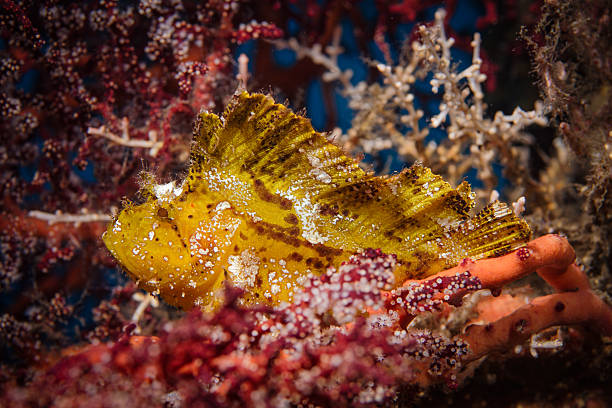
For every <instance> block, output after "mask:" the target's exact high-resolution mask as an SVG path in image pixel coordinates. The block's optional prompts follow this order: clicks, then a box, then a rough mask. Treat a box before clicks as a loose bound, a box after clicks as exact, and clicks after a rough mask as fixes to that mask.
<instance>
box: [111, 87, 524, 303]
mask: <svg viewBox="0 0 612 408" xmlns="http://www.w3.org/2000/svg"><path fill="white" fill-rule="evenodd" d="M190 162H191V163H190V167H189V172H188V174H187V175H186V177H185V178H184V180H183V181H182V182H181V183H180V184H178V185H177V184H176V183H174V182H171V183H168V184H163V185H155V183H153V182H146V183H145V185H144V186H143V188H142V190H141V194H142V195H143V197H144V199H145V201H144V202H143V203H142V204H139V205H135V204H128V205H127V206H125V208H124V209H123V210H122V211H121V212H120V213H119V215H118V216H117V217H115V219H114V220H113V222H112V223H111V224H110V225H109V226H108V229H107V231H106V232H105V234H104V236H103V240H104V243H105V244H106V246H107V247H108V249H109V250H110V252H111V254H112V255H113V256H114V257H115V258H116V259H117V260H118V262H119V263H120V264H121V266H122V267H123V269H124V270H125V271H126V272H127V273H128V274H129V275H130V276H131V277H132V278H133V279H134V280H136V282H137V283H138V285H139V286H140V287H141V288H143V289H145V290H147V291H149V292H152V293H156V294H160V295H161V296H162V297H163V298H164V299H165V300H166V301H167V302H168V303H170V304H172V305H175V306H178V307H182V308H184V309H188V308H191V307H193V306H194V305H197V306H201V307H214V306H215V305H217V304H219V302H220V300H219V298H220V296H222V295H221V289H222V288H223V286H224V285H223V282H224V281H226V280H228V281H231V283H232V284H233V285H235V286H238V287H241V288H243V289H244V290H245V295H244V301H245V302H265V303H268V304H273V305H274V304H279V303H280V302H283V301H287V302H290V301H291V300H292V296H293V292H294V290H295V289H296V288H297V287H299V286H300V284H301V282H304V279H306V277H307V276H309V275H310V274H321V273H323V272H324V271H325V270H326V269H327V268H328V267H330V266H337V265H339V264H340V263H341V262H342V261H344V260H347V259H348V258H349V256H350V255H352V254H354V253H355V252H358V251H359V250H362V249H365V248H380V249H381V250H382V251H383V252H385V253H393V254H396V255H397V259H398V264H399V266H398V267H397V268H396V269H395V282H396V285H398V286H399V285H401V283H402V282H403V281H404V280H405V279H407V278H420V277H425V276H428V275H431V274H434V273H436V272H439V271H440V270H443V269H446V268H449V267H452V266H455V265H457V264H458V263H459V262H460V261H461V260H462V259H464V258H466V257H470V258H472V259H480V258H486V257H491V256H498V255H501V254H504V253H506V252H509V251H511V250H514V249H516V248H518V247H520V246H522V245H524V243H525V242H527V241H528V239H529V236H530V230H529V226H528V225H527V224H526V223H525V221H523V220H522V219H520V218H518V217H517V216H515V214H514V213H513V211H512V210H511V209H510V208H509V207H508V206H507V205H506V204H503V203H500V202H497V201H496V202H493V203H491V204H489V205H488V206H487V207H485V208H484V209H483V210H481V211H480V212H478V213H477V214H476V215H473V216H470V210H471V209H472V207H473V205H474V198H473V194H472V193H471V190H470V186H469V184H468V183H467V182H465V181H464V182H463V183H461V184H460V185H459V186H458V187H457V188H452V187H451V186H450V185H449V184H448V183H447V182H445V181H444V180H442V178H441V177H440V176H438V175H435V174H433V173H432V172H431V170H430V169H428V168H426V167H424V166H423V165H421V164H418V163H417V164H414V165H413V166H412V167H410V168H408V169H405V170H403V171H402V172H400V173H398V174H395V175H392V176H384V177H377V176H374V175H372V174H369V173H367V172H365V171H364V170H362V169H361V168H360V167H359V165H358V164H357V162H356V161H355V160H353V159H352V158H350V157H348V156H347V155H345V154H344V153H343V152H342V150H341V149H340V148H339V147H337V146H335V145H334V144H333V143H331V142H330V141H328V140H327V139H326V137H325V136H324V135H322V134H320V133H317V132H315V131H314V130H313V128H312V126H311V124H310V121H309V120H308V119H306V118H303V117H301V116H299V115H296V114H295V113H293V112H292V111H291V110H290V109H289V108H287V107H285V106H283V105H281V104H277V103H275V102H274V100H273V99H272V97H270V96H266V95H263V94H249V93H247V92H243V93H241V94H239V95H236V96H235V97H234V99H233V101H232V102H231V103H230V105H229V106H228V107H227V108H226V111H225V112H224V114H223V116H222V117H219V116H217V115H215V114H213V113H208V112H204V113H201V114H200V115H199V116H198V119H197V122H196V127H195V130H194V140H193V143H192V147H191V153H190Z"/></svg>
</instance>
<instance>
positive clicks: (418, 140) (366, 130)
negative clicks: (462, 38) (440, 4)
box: [275, 9, 547, 200]
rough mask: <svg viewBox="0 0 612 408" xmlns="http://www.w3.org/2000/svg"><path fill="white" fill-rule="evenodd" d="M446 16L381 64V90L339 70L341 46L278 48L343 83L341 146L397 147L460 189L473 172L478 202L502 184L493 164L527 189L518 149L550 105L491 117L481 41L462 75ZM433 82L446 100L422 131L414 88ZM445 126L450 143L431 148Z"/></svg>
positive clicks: (524, 161)
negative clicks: (347, 115) (346, 122)
mask: <svg viewBox="0 0 612 408" xmlns="http://www.w3.org/2000/svg"><path fill="white" fill-rule="evenodd" d="M445 16H446V13H445V11H444V10H442V9H439V10H438V11H437V12H436V16H435V19H436V20H435V24H434V25H433V26H432V27H426V26H420V27H419V29H418V34H419V39H417V40H415V41H413V42H412V43H410V44H409V46H408V47H407V50H406V51H405V54H406V55H405V56H404V61H402V62H400V64H398V65H395V66H390V65H388V64H386V63H377V64H375V67H376V69H377V70H378V71H379V73H380V74H381V77H382V83H377V82H375V83H371V84H367V83H366V82H365V81H363V82H359V83H357V84H356V85H354V84H353V83H352V82H351V77H352V75H353V73H352V72H351V71H350V70H347V71H342V70H341V69H340V68H339V66H338V61H337V56H338V55H339V54H340V53H342V51H343V50H342V48H341V47H340V46H339V44H338V42H335V43H333V44H332V45H330V46H328V47H327V48H326V49H325V53H323V50H322V48H321V47H317V46H314V47H312V48H305V47H303V46H301V45H300V44H299V43H298V42H297V41H296V40H289V41H276V42H275V44H276V45H277V46H278V47H281V48H284V47H288V48H290V49H293V50H295V51H296V52H297V54H298V55H299V56H305V57H308V58H310V59H312V60H313V61H314V62H315V63H317V64H319V65H322V66H323V67H325V69H326V70H327V72H326V73H325V74H324V75H323V78H324V79H325V80H326V81H339V82H341V84H342V87H343V94H344V95H346V96H347V98H348V99H349V106H350V107H351V108H352V109H353V110H354V111H355V112H356V113H355V116H354V118H353V121H352V127H351V128H350V129H349V130H348V132H346V134H342V135H336V137H335V140H336V142H337V143H339V144H341V145H342V146H343V147H345V148H346V149H349V150H351V151H355V150H362V151H364V152H366V153H370V154H375V153H376V152H378V151H380V150H383V149H389V148H395V149H397V150H398V152H399V154H400V155H402V156H404V157H405V160H407V161H408V162H411V161H414V160H419V161H422V162H423V163H424V164H425V165H426V166H428V167H431V168H432V170H433V171H434V172H435V173H437V174H441V175H442V176H443V177H444V178H445V179H446V180H449V181H450V182H451V183H455V184H458V183H459V182H460V180H461V179H462V178H463V177H464V175H465V174H466V172H467V171H468V170H469V169H470V168H472V167H473V168H475V169H477V171H478V174H477V177H478V178H479V179H480V180H481V181H482V182H483V183H484V188H482V189H477V193H478V196H479V198H480V199H484V200H488V199H489V195H490V192H491V190H493V189H494V188H495V186H496V185H497V178H496V175H495V171H494V170H493V162H494V161H495V162H496V163H501V164H502V165H503V166H504V171H505V173H504V175H505V176H506V177H508V178H510V179H512V180H513V181H514V182H516V184H518V185H524V184H526V183H528V181H529V180H528V179H526V178H525V177H528V174H529V172H528V171H527V165H528V163H527V157H526V156H525V154H524V149H522V148H521V147H520V146H525V145H529V144H530V143H531V138H530V137H529V135H528V134H526V133H525V132H524V131H523V129H524V128H526V127H527V126H530V125H532V124H538V125H540V126H542V125H545V124H546V123H547V119H546V117H545V112H544V106H543V104H541V103H536V105H535V108H534V110H533V111H527V112H525V111H523V110H522V109H520V108H519V107H517V108H515V109H514V111H513V112H512V113H511V114H510V115H505V114H504V113H503V112H500V111H498V112H496V113H495V114H494V115H493V118H492V119H489V118H488V117H486V113H487V112H486V111H487V107H486V104H485V103H484V92H483V89H482V83H483V82H485V81H486V79H487V76H486V75H485V74H483V73H482V72H481V68H482V64H483V61H482V59H481V56H480V42H481V40H480V35H479V34H478V33H476V34H475V35H474V38H473V40H472V42H471V46H472V48H473V56H472V64H471V65H469V66H468V67H467V68H465V69H463V70H461V71H460V72H457V70H456V68H455V64H454V63H453V61H452V59H451V47H452V46H453V44H454V43H455V40H454V39H453V38H448V37H447V35H446V32H445V24H444V18H445ZM336 38H337V39H339V38H340V37H336ZM428 75H432V76H433V77H432V78H431V79H428V82H429V85H430V87H431V92H432V93H433V94H438V93H441V98H440V104H439V112H438V113H437V114H435V115H432V117H430V118H427V126H423V123H422V118H423V116H424V111H423V109H421V108H419V105H417V97H416V96H415V90H414V88H415V82H417V81H419V80H420V81H422V80H424V79H425V78H427V76H428ZM442 126H444V127H445V130H446V132H447V135H448V138H446V139H444V140H442V141H441V142H439V141H435V140H430V141H428V142H427V141H426V138H427V136H428V134H429V132H430V130H431V129H436V128H440V127H442Z"/></svg>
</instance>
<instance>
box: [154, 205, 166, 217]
mask: <svg viewBox="0 0 612 408" xmlns="http://www.w3.org/2000/svg"><path fill="white" fill-rule="evenodd" d="M157 216H158V217H160V218H168V210H166V209H165V208H164V207H160V208H159V209H158V210H157Z"/></svg>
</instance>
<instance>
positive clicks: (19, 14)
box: [0, 0, 612, 407]
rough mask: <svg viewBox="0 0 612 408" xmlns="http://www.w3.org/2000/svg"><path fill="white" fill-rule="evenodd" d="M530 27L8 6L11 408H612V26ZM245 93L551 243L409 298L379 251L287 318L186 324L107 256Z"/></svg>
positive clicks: (374, 14) (517, 11)
mask: <svg viewBox="0 0 612 408" xmlns="http://www.w3.org/2000/svg"><path fill="white" fill-rule="evenodd" d="M440 3H441V2H440ZM527 3H529V2H527ZM527 3H526V2H513V1H492V0H480V1H474V2H472V1H469V2H462V1H454V0H449V1H445V2H444V7H445V10H446V13H444V12H443V11H439V12H436V9H438V8H439V7H438V4H439V2H431V1H421V2H414V1H399V2H382V1H364V2H358V3H351V2H346V1H343V0H327V1H316V0H306V1H299V2H297V1H293V0H291V1H280V0H279V1H277V0H275V1H272V2H251V1H248V0H245V1H232V0H214V1H208V2H197V1H192V0H138V1H136V0H134V1H121V2H118V1H116V0H110V1H109V0H101V1H96V0H90V1H80V2H73V1H70V2H58V1H46V2H34V1H31V0H4V1H0V56H1V58H0V113H1V114H2V119H1V120H0V130H1V131H2V132H3V135H4V137H3V138H2V140H1V141H0V170H1V171H0V183H1V184H0V185H1V186H2V187H1V189H0V192H1V194H2V199H1V200H2V201H1V202H2V208H1V209H0V213H1V215H2V216H0V292H1V294H2V296H0V309H1V310H0V356H1V357H0V401H1V402H0V405H2V406H4V405H6V406H16V407H19V406H49V405H53V406H94V407H95V406H106V407H107V406H126V405H133V406H174V407H177V406H209V405H216V406H228V405H229V406H238V405H240V406H245V405H246V406H249V405H250V406H262V405H266V404H267V405H268V406H279V405H283V404H285V405H290V406H329V405H338V406H413V405H420V406H444V405H457V406H463V405H469V406H477V405H483V406H484V405H496V406H497V405H499V406H509V405H512V406H514V405H534V406H535V405H537V406H550V407H556V406H568V405H572V406H573V405H576V406H591V405H595V404H599V405H600V406H604V405H610V404H612V401H611V400H610V396H609V394H610V393H609V392H608V388H609V382H610V380H611V377H610V373H611V372H612V370H611V367H612V358H611V356H612V353H611V350H612V349H611V348H610V345H609V339H608V338H606V337H602V335H606V334H609V331H610V309H609V306H608V305H606V303H604V302H603V301H602V300H601V299H604V300H606V301H608V303H609V299H610V295H609V294H610V292H611V291H612V286H611V285H612V280H611V279H610V276H609V245H607V243H608V242H609V235H610V234H609V228H610V227H609V226H610V225H612V224H611V223H610V222H609V218H610V217H609V215H610V211H609V210H610V205H609V203H610V200H609V199H608V195H607V192H608V189H609V180H610V172H609V170H610V166H609V164H610V163H609V161H610V160H609V157H608V156H609V154H608V153H609V149H608V145H609V144H610V140H609V139H610V133H609V128H608V127H609V124H610V120H609V106H608V105H609V103H608V101H609V99H610V98H608V97H607V96H609V95H608V94H609V88H610V87H609V82H610V81H609V73H610V69H609V61H608V60H609V54H610V51H609V50H610V49H611V48H610V46H609V42H610V41H609V39H610V38H609V37H610V35H609V34H610V29H609V27H610V25H609V21H608V20H609V17H610V16H609V14H610V13H609V10H610V7H609V4H608V3H609V2H608V1H594V2H589V3H588V4H580V5H579V6H577V2H572V1H570V2H565V3H563V2H554V1H548V2H545V3H542V2H533V3H531V4H527ZM432 20H433V21H432ZM521 25H525V28H524V30H523V36H522V39H519V38H518V37H517V32H518V30H519V28H520V26H521ZM475 29H477V30H480V31H481V33H482V41H480V37H479V36H478V35H474V30H475ZM292 37H294V38H292ZM266 38H268V39H273V40H274V41H265V39H266ZM276 40H280V41H279V42H278V43H275V41H276ZM525 40H526V41H525ZM525 42H527V43H528V45H526V44H525ZM275 44H276V45H275ZM402 44H403V45H402ZM412 44H414V47H415V48H414V50H413V48H412V47H413V45H412ZM277 45H285V46H289V48H290V50H287V49H285V50H281V49H279V48H278V46H277ZM528 50H529V51H531V54H529V52H528ZM413 63H414V64H417V65H416V66H413V65H411V64H413ZM529 67H532V72H529ZM485 77H486V78H485ZM534 78H535V79H537V80H538V86H539V87H540V90H541V95H540V98H541V99H542V100H543V102H541V103H536V102H535V100H536V98H537V96H536V93H537V89H536V87H535V86H532V82H533V79H534ZM236 86H238V87H239V90H240V91H241V92H242V91H247V92H250V93H259V92H261V93H268V94H272V95H274V98H275V99H276V100H279V101H280V100H283V99H284V98H287V99H286V102H284V103H283V104H284V105H285V106H291V107H292V110H293V111H295V112H298V115H297V116H302V117H308V118H311V119H312V123H313V127H314V128H315V129H316V130H317V131H321V135H322V136H321V137H327V138H328V139H329V140H332V141H335V142H336V143H337V144H341V145H342V146H343V147H344V151H343V154H344V155H345V156H347V157H348V156H349V154H357V155H358V156H361V155H363V154H365V160H363V161H361V162H359V160H356V162H359V166H360V167H361V168H362V169H364V171H365V173H367V174H368V175H369V174H370V173H371V172H375V173H376V174H377V175H379V176H380V175H388V174H390V173H391V174H393V173H394V172H397V173H398V174H396V175H395V176H386V177H387V180H388V179H393V178H399V177H400V176H399V174H402V172H401V170H402V169H403V168H409V167H410V166H411V165H413V164H414V163H413V161H420V162H421V163H422V164H417V165H416V166H415V167H414V168H415V169H424V167H423V165H426V166H427V167H429V168H431V169H433V171H434V173H436V174H440V175H441V176H442V177H443V178H444V179H445V180H447V181H450V183H451V184H452V185H459V186H461V183H462V182H463V181H464V180H469V182H470V184H471V185H472V188H473V191H474V192H476V205H475V207H476V208H477V209H480V208H483V207H486V205H487V204H489V203H490V202H492V201H495V199H497V198H500V199H502V200H504V201H506V202H513V203H514V204H513V205H512V206H508V207H507V208H508V211H510V208H512V210H513V212H514V213H515V214H516V215H519V216H522V217H524V218H525V220H527V221H528V222H529V224H530V227H531V229H532V231H533V233H534V234H533V235H534V236H535V237H540V238H537V239H536V240H534V241H532V242H530V243H527V244H526V247H525V248H524V249H521V250H520V251H519V252H516V251H515V252H511V253H508V254H506V255H504V256H502V257H497V258H489V259H481V260H474V261H473V262H472V261H471V260H465V261H463V260H462V259H457V260H456V262H455V263H458V265H457V266H456V267H453V268H451V269H448V270H446V271H443V272H439V273H438V274H436V275H433V276H429V277H425V276H417V277H415V276H412V277H410V278H409V279H408V280H407V281H406V282H402V281H403V280H404V278H405V277H403V276H398V275H401V274H400V273H398V271H401V270H402V266H398V264H401V263H402V261H403V260H404V259H405V258H404V257H403V255H402V253H401V252H400V251H398V250H396V249H393V248H389V247H386V246H384V245H382V244H379V242H371V243H368V242H366V243H363V244H360V245H359V248H352V249H350V250H346V251H345V253H344V254H343V257H342V258H340V257H338V258H337V259H336V260H334V261H333V262H327V260H326V261H325V262H323V261H321V262H322V263H323V264H322V265H319V264H318V263H317V265H312V268H311V272H313V270H314V269H315V266H316V269H317V270H316V271H315V272H316V273H314V272H313V273H312V274H308V273H305V274H304V276H303V277H302V278H301V279H300V282H299V283H300V285H297V286H299V290H298V289H296V291H295V292H294V293H293V301H292V302H291V303H280V304H278V306H275V305H270V304H258V303H255V302H253V298H252V294H253V293H256V292H257V291H254V290H247V291H246V292H242V291H241V290H238V289H236V288H231V287H225V288H224V287H222V286H223V285H220V288H219V292H221V293H225V294H226V295H225V296H220V297H219V298H218V299H222V300H221V302H222V304H218V305H217V309H216V310H209V311H206V312H205V311H198V310H193V311H190V312H184V311H181V310H176V309H174V308H173V307H171V306H169V305H168V304H166V303H165V302H163V301H162V300H161V299H157V298H156V297H155V296H152V295H150V294H148V293H145V292H143V291H142V290H140V289H138V287H137V285H136V284H135V283H133V282H130V281H129V280H127V279H126V278H125V277H124V276H123V275H122V272H121V268H119V267H117V265H116V262H115V261H114V260H113V257H112V256H111V255H110V254H109V253H108V251H107V249H106V248H104V245H103V242H102V241H101V239H100V236H101V234H102V232H103V230H104V229H105V226H106V224H107V223H108V221H109V220H113V219H115V218H116V217H117V215H118V209H119V208H126V207H130V206H131V207H133V208H135V207H137V206H138V205H139V204H142V203H143V202H147V201H148V200H149V199H150V197H149V196H146V191H147V189H143V190H142V191H143V192H145V196H143V197H137V191H138V189H139V188H141V187H142V186H143V185H145V186H153V185H154V184H160V185H161V186H164V185H166V192H169V191H170V190H171V188H170V187H171V184H166V183H167V182H168V181H170V180H177V179H178V180H182V179H184V178H185V177H188V176H189V165H190V163H191V161H190V150H191V145H190V143H191V140H192V129H193V119H194V117H198V114H199V113H201V114H203V115H202V116H203V117H205V118H206V117H208V118H212V117H213V115H212V114H205V113H204V111H203V110H207V111H210V112H219V111H220V109H222V107H223V106H225V105H226V104H227V102H228V101H229V100H230V99H231V98H232V94H233V93H234V92H235V90H236ZM433 91H437V93H434V92H433ZM343 95H345V96H347V98H348V99H347V100H345V99H343ZM411 95H412V96H413V99H411V98H410V96H411ZM348 104H350V106H351V108H350V109H349V108H347V106H348ZM517 106H522V107H530V106H533V110H528V109H527V110H526V111H522V110H515V108H516V107H517ZM369 111H372V112H375V113H376V114H369V113H370V112H369ZM421 112H422V114H421ZM496 112H506V114H502V113H496ZM508 113H509V114H508ZM421 115H422V116H421ZM220 116H221V115H220ZM545 122H547V125H545V126H542V125H544V123H545ZM434 125H436V126H434ZM335 127H339V128H341V130H340V129H336V130H334V128H335ZM324 130H325V131H330V133H329V134H327V135H325V133H324V132H322V131H324ZM555 132H557V135H555ZM449 135H452V136H453V137H452V139H451V138H449V137H448V136H449ZM349 136H350V137H349ZM400 149H401V153H402V154H399V153H398V150H400ZM366 152H367V153H366ZM246 157H248V155H246V156H245V158H246ZM279 157H280V156H279ZM351 163H352V162H351ZM307 165H310V163H307ZM423 171H424V170H423ZM408 173H409V172H408V171H407V170H405V171H404V172H403V174H404V176H405V175H406V174H408ZM139 174H142V176H141V177H138V175H139ZM152 175H155V176H152ZM311 176H313V177H315V176H318V177H319V178H320V180H319V181H323V180H325V179H326V177H325V175H323V174H321V173H318V174H317V172H316V171H315V172H314V173H313V174H312V175H311ZM404 176H401V177H404ZM371 177H372V178H374V175H373V174H372V175H371ZM383 177H384V176H383ZM436 180H437V179H436ZM452 190H453V191H456V190H455V189H452ZM459 190H461V187H460V188H459ZM260 192H262V193H264V192H263V191H260ZM274 192H275V191H271V194H273V193H274ZM255 194H257V193H255ZM125 197H130V198H132V199H134V197H137V198H136V199H135V202H134V203H130V202H129V200H128V199H127V198H125ZM271 208H273V209H274V210H276V209H277V208H278V207H271ZM281 210H282V209H281ZM168 211H170V210H168ZM283 211H284V210H283ZM325 211H332V212H333V208H325ZM280 212H282V211H280V210H279V211H278V213H280ZM272 213H273V215H277V214H276V213H274V212H273V211H272ZM381 213H382V212H381ZM163 214H164V213H163V211H162V213H161V215H163ZM245 217H246V216H245ZM275 220H277V221H278V219H277V218H275ZM278 222H279V223H280V222H285V221H284V220H282V219H281V220H280V221H278ZM282 225H283V226H287V225H285V224H282ZM551 232H556V233H560V234H561V236H563V238H562V237H560V236H558V235H546V234H549V233H551ZM217 235H218V236H222V233H221V231H219V234H217ZM313 235H314V234H313ZM352 235H355V236H357V238H355V239H357V240H358V239H361V238H359V236H360V235H362V234H361V231H353V232H352ZM322 236H323V235H322ZM263 237H264V236H263V235H259V234H253V235H252V237H251V238H252V240H253V241H254V242H256V243H260V242H262V241H264V238H263ZM311 238H312V236H311ZM349 238H350V237H349ZM351 239H352V238H351ZM568 241H569V242H570V243H571V244H572V246H573V248H574V249H575V252H576V255H577V256H576V259H575V262H576V264H573V263H572V262H573V261H574V250H572V247H571V246H570V245H569V244H568ZM270 242H273V240H271V241H270ZM380 242H383V243H384V242H385V239H381V241H380ZM361 247H363V248H367V247H374V248H381V250H377V249H367V250H361V249H362V248H361ZM296 254H297V255H300V253H299V252H297V251H296ZM393 254H395V255H393ZM231 255H233V256H239V258H234V261H236V262H234V263H233V265H234V266H236V268H233V269H234V270H236V269H240V268H239V267H241V266H244V265H245V264H247V265H248V264H249V261H250V260H251V259H252V258H250V257H249V256H248V255H249V254H248V253H247V254H245V256H242V252H240V253H239V254H231ZM319 255H320V254H318V253H317V254H316V256H319ZM313 258H314V257H313ZM307 259H308V257H305V258H304V259H302V260H301V262H297V263H296V265H301V266H303V265H302V264H303V263H306V262H307ZM275 260H276V259H275ZM341 261H344V264H343V263H342V262H341ZM311 264H312V260H311ZM277 265H278V263H277ZM577 265H580V266H577ZM450 266H451V265H444V266H437V267H436V268H434V269H436V270H438V271H439V270H440V268H446V267H450ZM228 273H229V271H228ZM222 280H223V279H222ZM244 282H247V283H248V282H250V279H249V277H248V276H246V277H245V280H244ZM244 282H243V283H244ZM255 283H257V282H255ZM401 283H404V286H398V285H400V284H401ZM260 296H261V295H260ZM551 325H552V326H551Z"/></svg>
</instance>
